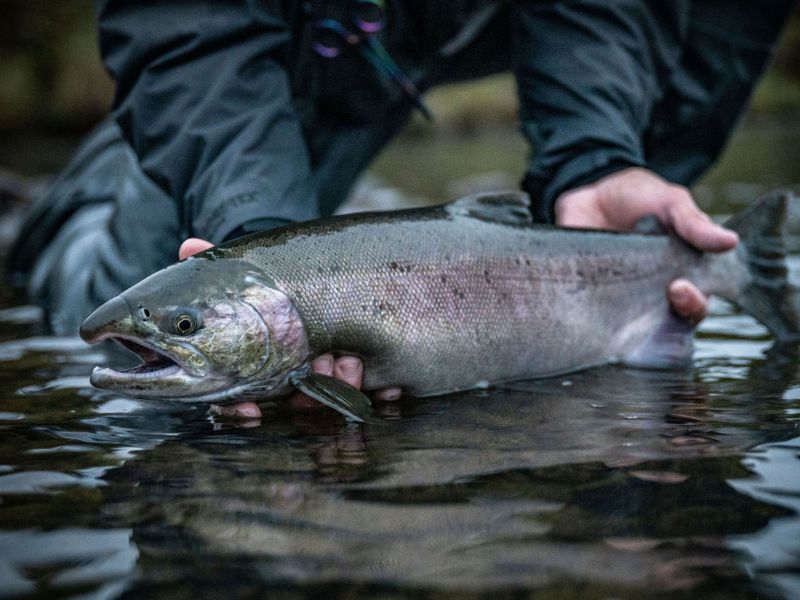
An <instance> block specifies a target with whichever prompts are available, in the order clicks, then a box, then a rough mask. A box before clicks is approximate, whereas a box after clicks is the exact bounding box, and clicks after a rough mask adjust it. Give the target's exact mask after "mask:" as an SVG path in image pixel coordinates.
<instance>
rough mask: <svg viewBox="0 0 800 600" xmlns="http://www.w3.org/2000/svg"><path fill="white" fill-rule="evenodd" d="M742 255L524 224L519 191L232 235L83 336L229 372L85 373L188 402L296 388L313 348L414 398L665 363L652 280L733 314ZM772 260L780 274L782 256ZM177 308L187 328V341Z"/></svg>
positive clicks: (679, 344) (779, 216)
mask: <svg viewBox="0 0 800 600" xmlns="http://www.w3.org/2000/svg"><path fill="white" fill-rule="evenodd" d="M785 202H786V198H785V197H784V196H782V195H775V196H772V197H771V199H769V198H768V199H767V202H762V213H764V214H761V215H760V218H759V223H758V224H757V225H758V231H759V232H758V234H757V236H756V238H757V240H759V241H760V240H761V239H762V237H763V230H764V229H765V228H766V229H769V227H772V228H773V229H774V227H777V226H778V225H775V226H773V225H772V223H773V222H776V221H780V222H781V223H782V220H783V213H784V212H785ZM766 205H768V206H769V209H770V210H769V211H766V212H769V215H766V214H765V210H763V209H764V206H766ZM740 220H741V219H740ZM750 220H752V219H750ZM761 221H763V224H762V223H761ZM746 225H747V227H746V228H744V230H745V233H746V231H749V229H751V228H753V227H755V225H753V224H752V223H749V222H748V223H746ZM770 231H771V230H770ZM773 233H774V235H771V237H769V239H770V240H772V241H773V242H774V240H775V239H776V237H775V236H776V235H778V234H779V233H780V232H779V231H778V232H777V233H775V232H773ZM754 235H755V234H754ZM745 237H746V236H745ZM773 245H774V244H773ZM753 246H754V244H753V243H752V242H751V243H750V244H749V245H748V243H747V242H745V243H742V244H740V245H739V246H738V247H737V248H736V249H734V250H731V251H729V252H725V253H721V254H703V253H701V252H698V251H697V250H695V249H693V248H691V247H690V246H688V245H687V244H686V243H684V242H683V241H681V240H680V239H678V238H677V237H675V236H672V235H663V234H656V233H613V232H604V231H595V230H571V229H563V228H558V227H552V226H542V225H534V224H532V223H531V222H530V217H529V211H528V210H527V198H526V197H525V196H524V195H522V194H516V193H513V194H494V195H479V196H472V197H468V198H465V199H462V200H459V201H456V202H455V203H452V204H448V205H443V206H440V207H434V208H429V209H414V210H408V211H397V212H390V213H364V214H357V215H348V216H343V217H334V218H331V219H324V220H319V221H313V222H308V223H302V224H297V225H292V226H288V227H284V228H281V229H278V230H272V231H268V232H264V233H261V234H255V235H252V236H247V237H245V238H240V239H239V240H236V241H233V242H231V243H229V244H226V245H223V246H220V247H215V248H212V249H209V250H208V251H206V252H203V253H201V254H199V255H196V256H194V257H192V258H190V259H187V260H186V261H183V262H181V263H178V264H176V265H173V266H171V267H169V268H167V269H165V270H163V271H160V272H158V273H155V274H154V275H152V276H151V277H149V278H147V279H145V280H144V281H142V282H141V283H139V284H137V285H136V286H133V287H132V288H130V289H129V290H127V291H125V292H124V293H123V294H121V295H120V296H119V297H118V298H117V299H114V300H111V301H110V302H109V304H107V305H104V307H101V308H100V309H98V311H96V312H95V313H94V314H93V315H92V316H90V317H89V318H88V319H87V321H86V322H85V323H84V326H83V327H82V335H83V336H84V338H85V339H87V340H88V341H97V340H99V339H105V338H112V339H117V340H119V341H121V342H122V343H123V344H128V345H129V347H131V348H132V349H134V350H136V349H137V348H136V347H135V344H137V343H139V344H144V346H145V347H147V348H149V349H150V350H152V351H154V352H156V353H159V352H162V350H163V348H164V347H167V346H169V345H170V344H171V346H169V347H171V348H173V350H172V354H171V355H168V356H170V359H169V360H171V361H173V362H174V363H175V365H169V367H170V368H172V369H173V371H174V370H175V368H176V366H177V367H178V368H181V365H182V364H183V363H185V362H187V360H186V359H183V358H181V356H182V355H180V356H179V353H177V351H175V350H174V349H175V348H182V349H184V350H186V349H188V350H190V351H191V352H192V353H193V354H191V358H193V360H194V361H195V364H196V366H195V373H196V374H197V376H198V377H199V378H200V379H203V378H204V377H206V379H208V377H207V375H210V374H212V373H214V372H216V373H222V372H223V371H225V370H226V369H227V371H228V374H229V375H230V376H227V377H221V378H220V379H219V385H216V384H215V385H211V386H209V385H206V386H205V387H204V386H192V385H183V384H180V383H176V384H175V385H174V386H169V385H164V383H163V382H164V381H165V380H164V378H163V377H160V376H159V373H158V370H157V369H150V370H149V371H148V372H143V373H140V375H143V376H142V377H140V378H139V380H138V382H137V383H136V385H137V387H138V388H139V389H131V385H130V384H131V381H128V380H127V379H126V376H125V375H124V374H120V373H119V372H116V371H112V370H109V369H105V370H99V371H96V372H95V374H94V375H93V383H95V384H96V385H99V386H100V387H107V388H112V389H117V390H119V391H122V392H123V393H128V394H130V395H139V396H142V395H144V396H152V395H155V394H161V395H163V396H168V397H169V396H172V397H175V398H177V399H186V400H206V401H222V400H234V401H235V400H236V399H237V398H239V399H241V398H246V397H248V396H253V395H261V396H269V395H276V394H281V393H285V392H286V391H288V390H290V389H291V388H292V387H298V388H300V389H303V391H307V392H308V391H309V390H308V389H304V387H305V388H307V387H308V385H307V383H308V381H309V380H308V377H309V376H310V373H309V368H308V365H309V363H310V361H311V360H312V359H313V358H314V357H315V356H318V355H320V354H322V353H325V352H334V353H338V354H352V355H356V356H359V357H360V358H361V359H362V360H363V362H364V388H365V389H367V390H371V389H380V388H383V387H389V386H399V387H401V388H403V390H404V391H405V392H406V393H407V394H410V395H415V396H428V395H435V394H441V393H447V392H452V391H457V390H464V389H469V388H474V387H476V386H481V385H484V384H487V383H488V384H492V383H499V382H504V381H512V380H519V379H528V378H536V377H544V376H549V375H554V374H559V373H564V372H569V371H573V370H577V369H582V368H587V367H591V366H596V365H601V364H607V363H627V364H632V365H637V366H646V367H676V366H681V365H685V364H687V362H688V361H689V360H690V358H691V326H689V325H688V324H687V323H686V322H685V321H682V320H680V319H678V318H676V317H674V316H673V315H672V313H671V312H670V309H669V306H668V304H667V298H666V289H667V286H668V285H669V283H670V282H671V281H672V280H674V279H676V278H678V277H685V278H688V279H690V280H691V281H693V282H694V283H695V285H697V286H698V287H699V288H700V289H701V290H702V291H703V292H705V293H707V294H717V295H720V296H723V297H726V298H728V299H731V300H733V301H740V303H741V302H744V304H747V297H749V296H750V295H752V290H753V289H754V285H755V282H756V280H757V278H758V276H759V273H754V271H753V263H754V261H753V260H751V259H752V258H753V257H754V256H755V254H754V253H753ZM756 254H758V253H756ZM779 254H780V253H779ZM771 260H772V262H770V268H772V270H773V271H775V269H778V270H780V268H781V265H782V261H783V255H782V254H780V255H779V256H777V257H773V258H772V259H771ZM755 262H758V261H755ZM761 262H763V261H761ZM783 268H784V271H783V276H784V278H785V267H783ZM756 287H757V286H756ZM748 290H749V291H748ZM761 295H762V296H764V297H765V298H766V300H764V298H761V300H762V302H761V304H759V303H758V302H750V304H751V306H749V308H750V309H751V312H753V313H754V314H755V316H756V317H759V318H762V320H764V319H763V317H764V315H763V314H762V313H764V312H765V311H766V312H770V311H771V308H772V307H771V302H773V300H774V298H772V296H775V293H774V292H773V293H772V296H770V297H769V298H767V296H769V294H766V296H765V294H761ZM764 302H767V305H768V306H764V305H763V304H764ZM756 304H758V306H755V305H756ZM109 307H110V308H109ZM754 307H755V308H754ZM772 312H774V311H772ZM181 314H184V315H189V316H191V317H192V318H191V319H189V321H192V322H191V323H189V322H188V321H187V325H186V327H187V332H181V331H179V329H180V325H178V324H177V323H178V321H176V319H179V318H180V316H181ZM145 315H149V318H147V319H145ZM157 315H158V317H157ZM766 320H767V321H770V319H769V318H767V319H766ZM766 324H767V325H768V326H770V327H771V328H773V331H775V332H776V333H777V334H778V335H779V336H782V337H783V338H787V339H788V338H791V337H792V336H793V335H795V332H796V329H797V328H796V318H795V313H794V311H793V310H790V311H787V314H785V315H780V318H777V319H776V318H773V319H772V321H771V322H767V323H766ZM190 325H191V326H190ZM189 329H190V330H191V331H188V330H189ZM209 333H211V334H213V335H211V336H210V337H209ZM204 335H205V336H206V337H207V338H208V339H205V340H204V339H202V338H203V336H204ZM237 340H238V341H237ZM165 344H166V346H165ZM188 350H187V352H188ZM264 350H266V352H264ZM140 354H141V352H140ZM186 356H190V354H188V353H187V354H186ZM226 357H227V359H228V362H227V364H220V365H217V364H216V363H215V361H222V362H223V363H225V359H226ZM143 358H145V359H147V357H143ZM151 358H152V357H151ZM150 362H151V363H152V362H153V361H152V360H151V361H150ZM145 363H146V364H147V360H145ZM240 368H243V370H239V371H236V369H240ZM234 371H236V372H234ZM128 379H130V378H128ZM316 383H317V384H319V383H320V381H319V380H317V381H316ZM327 383H331V382H323V384H322V385H323V387H325V385H326V384H327ZM311 391H312V392H313V391H314V390H311ZM339 392H340V393H339V395H341V394H344V395H345V396H346V395H347V390H339ZM312 395H313V394H312ZM335 395H336V394H334V396H335ZM327 400H328V402H326V403H330V404H333V405H335V404H336V403H337V400H336V399H333V400H331V398H327ZM343 412H344V411H343Z"/></svg>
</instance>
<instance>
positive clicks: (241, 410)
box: [178, 238, 401, 419]
mask: <svg viewBox="0 0 800 600" xmlns="http://www.w3.org/2000/svg"><path fill="white" fill-rule="evenodd" d="M213 245H214V244H212V243H211V242H208V241H206V240H201V239H198V238H189V239H187V240H185V241H184V242H183V243H182V244H181V247H180V249H179V250H178V258H179V259H180V260H184V259H186V258H188V257H190V256H192V255H194V254H197V253H198V252H202V251H203V250H207V249H208V248H211V247H212V246H213ZM311 368H312V369H313V370H314V371H315V372H316V373H321V374H322V375H329V376H331V377H335V378H336V379H339V380H341V381H344V382H345V383H348V384H350V385H352V386H353V387H354V388H356V389H361V383H362V380H363V377H364V364H363V363H362V362H361V359H359V358H358V357H357V356H337V357H335V358H334V356H333V354H323V355H321V356H318V357H317V358H316V359H314V361H313V362H312V363H311ZM400 392H401V390H400V388H394V387H393V388H386V389H383V390H378V391H377V392H375V393H374V394H372V397H373V398H375V399H377V400H397V399H398V398H399V397H400ZM291 401H292V403H293V404H294V405H295V406H298V407H311V406H313V407H317V406H320V404H319V403H318V402H317V401H316V400H312V399H311V398H309V397H308V396H306V395H305V394H301V393H300V392H297V393H296V394H294V395H293V396H292V398H291ZM212 410H213V411H214V412H216V413H217V414H221V415H225V416H232V417H244V418H249V419H253V418H258V417H260V416H261V409H260V408H259V407H258V404H256V403H255V402H240V403H239V404H231V405H228V406H213V407H212Z"/></svg>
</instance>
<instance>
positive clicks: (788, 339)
mask: <svg viewBox="0 0 800 600" xmlns="http://www.w3.org/2000/svg"><path fill="white" fill-rule="evenodd" d="M797 201H798V199H797V197H795V196H794V195H793V194H792V193H791V192H788V191H781V190H779V191H775V192H770V193H769V194H767V195H765V196H763V197H761V198H760V199H758V200H757V201H756V202H755V203H753V205H752V206H750V207H749V208H747V209H746V210H744V211H742V212H741V213H739V214H737V215H734V216H733V217H731V218H730V219H729V220H728V221H727V222H726V223H725V227H727V228H728V229H732V230H733V231H735V232H736V233H738V234H739V240H740V247H739V248H737V254H738V255H739V256H740V258H741V260H742V261H743V262H744V266H745V267H746V269H747V271H748V274H749V277H748V281H747V283H746V284H745V285H744V286H742V287H740V288H739V289H738V290H737V293H736V294H732V295H733V296H734V297H729V298H728V299H729V300H731V301H732V302H734V303H736V304H737V305H739V306H740V307H741V308H742V309H743V310H744V311H745V312H747V313H749V314H750V315H752V316H753V317H755V318H756V319H758V320H759V321H761V323H763V324H764V325H765V326H766V327H767V328H768V329H769V330H770V331H771V332H772V334H773V335H774V336H775V341H776V343H778V344H790V343H792V344H796V343H797V342H800V310H798V307H800V304H798V297H797V290H796V289H795V288H794V287H793V286H791V285H790V284H789V277H788V269H787V267H786V244H785V237H786V224H787V213H788V208H789V204H790V203H792V202H797ZM726 296H727V294H726Z"/></svg>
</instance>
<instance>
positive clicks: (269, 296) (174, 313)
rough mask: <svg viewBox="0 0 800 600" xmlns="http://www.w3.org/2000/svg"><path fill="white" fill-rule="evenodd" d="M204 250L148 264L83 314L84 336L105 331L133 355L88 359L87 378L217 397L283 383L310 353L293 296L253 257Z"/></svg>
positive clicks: (127, 387) (93, 337)
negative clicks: (91, 366)
mask: <svg viewBox="0 0 800 600" xmlns="http://www.w3.org/2000/svg"><path fill="white" fill-rule="evenodd" d="M208 256H209V257H210V258H204V257H192V258H190V259H187V260H185V261H183V262H181V263H178V264H175V265H172V266H171V267H168V268H166V269H163V270H162V271H159V272H157V273H154V274H153V275H151V276H150V277H148V278H147V279H144V280H143V281H141V282H140V283H138V284H136V285H134V286H133V287H131V288H130V289H128V290H126V291H125V292H123V293H122V294H120V295H119V296H117V297H115V298H112V299H111V300H109V301H108V302H106V303H105V304H103V305H102V306H101V307H100V308H98V309H97V310H96V311H95V312H94V313H92V314H91V315H90V316H89V317H87V319H86V320H85V321H84V322H83V324H82V325H81V330H80V334H81V337H82V338H83V339H84V340H85V341H87V342H89V343H96V342H99V341H102V340H113V341H115V342H117V343H118V344H120V345H121V346H123V347H124V348H126V349H128V350H130V351H132V352H133V353H135V354H137V355H138V356H139V358H140V359H141V361H142V363H141V364H140V365H139V366H137V367H134V368H133V369H129V370H126V371H118V370H115V369H112V368H107V367H102V368H101V367H96V368H95V370H94V371H93V372H92V376H91V383H92V385H94V386H96V387H98V388H102V389H108V390H113V391H116V392H119V393H121V394H124V395H127V396H131V397H134V398H165V399H171V400H179V401H184V402H215V403H223V404H224V403H232V402H237V401H242V400H244V399H248V398H253V397H265V396H271V395H277V394H279V393H285V392H286V391H287V387H288V383H287V381H288V377H289V373H290V372H291V371H293V370H294V369H297V368H299V367H302V366H304V365H305V363H307V361H308V359H309V354H310V351H309V346H308V341H307V338H306V333H305V328H304V326H303V322H302V320H301V318H300V315H299V313H298V311H297V310H296V308H295V307H294V304H293V303H292V302H291V300H290V299H289V298H288V297H287V296H286V295H285V294H283V293H282V292H281V291H279V290H278V289H277V288H276V287H275V284H274V283H273V282H272V281H271V280H270V279H269V277H267V276H266V275H265V274H264V273H263V272H261V271H260V270H258V269H256V268H255V267H254V266H253V265H252V264H250V263H248V262H245V261H243V260H239V259H233V258H226V259H225V260H217V259H215V258H213V254H209V255H208Z"/></svg>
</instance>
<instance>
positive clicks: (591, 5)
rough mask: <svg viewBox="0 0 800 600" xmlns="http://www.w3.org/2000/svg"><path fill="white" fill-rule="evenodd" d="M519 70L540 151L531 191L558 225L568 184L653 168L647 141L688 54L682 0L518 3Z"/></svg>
mask: <svg viewBox="0 0 800 600" xmlns="http://www.w3.org/2000/svg"><path fill="white" fill-rule="evenodd" d="M511 18H512V27H513V28H514V30H513V42H514V48H513V52H514V56H513V62H514V70H515V74H516V77H517V85H518V93H519V96H520V119H521V122H522V131H523V133H524V135H525V136H526V137H527V138H528V140H529V141H530V143H531V145H532V147H533V149H534V153H533V155H532V158H531V160H530V161H529V164H528V171H527V175H526V178H525V181H524V183H523V187H525V189H526V190H527V191H528V192H529V193H530V194H531V197H532V200H533V202H534V210H535V217H536V218H537V219H538V220H542V221H549V222H552V221H553V203H554V202H555V199H556V198H557V197H558V195H559V194H560V193H561V192H562V191H565V190H567V189H570V188H573V187H576V186H579V185H583V184H586V183H590V182H592V181H594V180H596V179H599V178H600V177H602V176H604V175H607V174H609V173H611V172H614V171H616V170H619V169H622V168H625V167H628V166H634V165H640V166H643V165H645V164H646V156H645V150H644V147H643V138H644V133H645V131H646V128H647V127H648V123H649V120H650V116H651V112H652V110H653V107H654V105H655V104H656V103H657V101H658V99H659V98H660V96H661V94H662V87H663V85H664V82H666V80H667V79H668V75H669V73H670V72H671V71H672V69H673V68H674V66H675V64H676V63H677V62H678V60H679V57H680V41H681V38H682V37H683V35H684V32H685V29H686V25H687V18H688V2H687V1H683V0H659V1H658V2H648V1H645V0H615V1H614V2H608V0H573V1H568V0H562V1H559V0H555V1H549V2H540V1H539V2H537V1H533V0H517V1H515V2H514V3H513V5H512V15H511Z"/></svg>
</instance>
